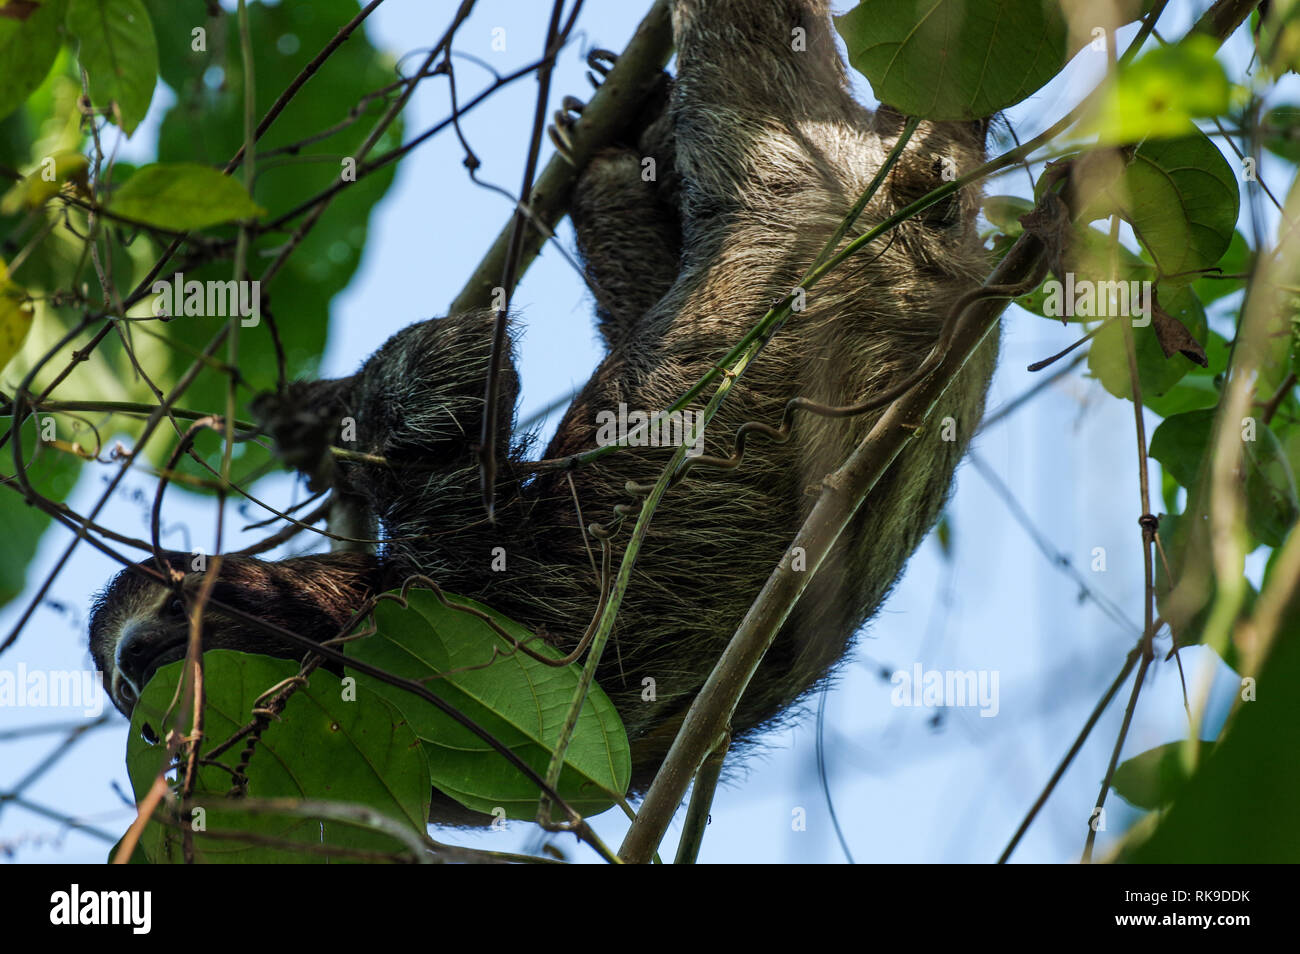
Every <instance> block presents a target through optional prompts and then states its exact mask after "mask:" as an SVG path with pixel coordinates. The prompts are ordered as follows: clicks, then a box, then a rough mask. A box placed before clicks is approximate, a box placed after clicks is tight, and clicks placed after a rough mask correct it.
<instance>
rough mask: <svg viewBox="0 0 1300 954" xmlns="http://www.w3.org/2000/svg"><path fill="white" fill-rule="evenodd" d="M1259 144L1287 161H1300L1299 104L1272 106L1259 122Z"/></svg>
mask: <svg viewBox="0 0 1300 954" xmlns="http://www.w3.org/2000/svg"><path fill="white" fill-rule="evenodd" d="M1259 141H1260V144H1261V145H1262V146H1263V147H1264V148H1265V149H1267V150H1268V151H1269V152H1271V153H1273V154H1274V155H1278V156H1281V157H1282V158H1283V159H1285V160H1286V161H1287V162H1292V163H1300V106H1294V105H1287V106H1274V107H1273V108H1272V109H1270V110H1269V111H1268V112H1267V113H1265V114H1264V118H1263V119H1262V120H1261V121H1260V124H1259Z"/></svg>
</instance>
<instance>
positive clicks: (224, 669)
mask: <svg viewBox="0 0 1300 954" xmlns="http://www.w3.org/2000/svg"><path fill="white" fill-rule="evenodd" d="M183 666H184V663H183V662H176V663H172V664H170V665H167V666H163V667H162V668H161V669H159V670H158V672H157V673H156V674H155V675H154V677H153V678H152V679H150V680H149V684H148V685H147V686H146V687H145V690H144V693H143V694H142V695H141V698H140V702H139V703H137V705H136V707H135V711H134V713H133V714H132V717H131V735H130V737H129V738H128V740H127V772H128V774H129V775H130V777H131V785H132V787H133V788H134V790H135V794H136V800H137V801H139V800H140V799H141V798H143V797H144V795H145V794H146V793H147V792H148V791H149V789H150V787H151V786H152V785H153V782H154V779H155V778H156V777H157V775H158V773H159V772H160V771H162V770H164V769H167V770H168V771H170V772H174V771H175V768H174V767H171V766H167V765H166V764H165V760H166V754H167V746H166V745H165V744H164V743H162V742H158V743H150V742H149V741H148V740H147V738H146V735H147V736H149V737H163V736H165V733H166V732H167V731H168V730H170V729H171V719H170V717H169V716H168V714H167V713H168V709H169V707H170V706H171V702H172V697H173V693H174V692H175V689H176V684H177V682H178V681H179V679H180V675H181V671H182V668H183ZM203 668H204V691H205V693H206V704H205V706H204V710H203V719H204V737H205V740H206V742H207V745H208V746H209V749H210V748H211V747H212V746H215V745H216V744H217V743H220V742H222V741H224V740H226V739H227V738H228V737H230V736H231V735H232V734H233V733H234V732H235V731H236V730H238V729H239V728H240V727H241V726H243V725H245V724H246V723H247V722H248V721H249V720H250V718H251V713H252V708H253V704H254V702H255V701H256V700H257V698H258V697H259V696H260V695H261V694H262V693H264V692H265V691H266V690H267V689H269V688H270V687H272V686H274V685H276V684H278V683H279V682H281V681H282V680H284V679H287V678H289V677H291V676H293V675H295V674H297V672H298V670H299V665H298V663H296V662H293V661H291V660H285V659H273V658H271V657H269V656H257V655H252V654H246V653H237V652H233V651H230V650H212V651H209V652H207V653H205V654H204V656H203ZM146 724H147V725H148V726H149V727H150V731H149V732H148V733H146V732H145V726H146ZM246 745H248V742H246V741H241V742H240V743H238V744H236V745H234V746H231V747H229V748H227V749H226V751H224V752H222V753H220V754H219V755H217V756H216V761H217V762H219V763H220V766H225V769H222V768H221V767H220V766H214V765H210V764H203V765H201V766H200V767H199V770H198V778H197V779H196V780H195V786H194V791H195V793H196V795H197V796H203V797H202V798H201V801H202V802H203V804H204V807H205V811H206V814H207V818H206V827H207V830H208V831H209V832H226V833H229V832H235V833H249V834H250V835H254V836H260V837H262V838H273V839H276V840H278V841H283V842H287V844H285V845H266V844H261V843H258V842H256V841H253V840H240V839H238V838H235V839H233V840H230V839H216V838H213V839H207V838H204V837H203V836H202V834H201V833H196V835H195V840H194V846H195V851H196V855H197V858H198V860H201V861H205V862H210V863H213V862H220V863H230V862H240V863H253V862H268V861H280V862H283V861H295V862H301V861H313V862H320V861H325V860H331V861H335V862H337V861H346V860H348V857H347V856H346V855H336V856H330V855H329V854H328V853H326V854H316V853H310V854H309V853H307V852H306V851H304V850H301V849H298V848H295V845H315V846H321V845H323V846H327V847H333V848H350V849H366V850H370V851H386V852H394V851H398V850H404V849H401V848H400V846H398V845H397V843H396V842H395V840H394V839H393V838H392V837H391V836H389V835H385V834H382V833H380V832H378V831H375V830H371V829H368V828H360V827H357V826H353V825H349V824H345V823H341V822H337V821H330V820H324V819H315V818H304V817H301V816H296V815H275V814H253V813H251V812H247V811H243V810H241V809H240V803H239V800H238V799H237V798H236V799H224V798H221V797H220V796H225V795H226V793H227V792H228V791H229V790H230V789H231V784H232V775H231V772H230V769H233V768H235V767H236V766H238V765H239V764H240V762H241V760H242V758H243V755H242V753H243V751H244V749H245V747H246ZM205 751H207V750H205ZM245 773H246V775H247V778H248V787H247V794H248V795H249V796H250V797H254V798H294V799H303V798H313V799H330V800H332V801H338V802H345V803H351V804H356V805H363V806H366V807H368V808H370V809H372V810H374V811H376V812H378V813H380V814H382V815H384V816H386V817H387V818H389V819H390V820H395V821H397V822H399V823H401V824H403V825H405V826H407V827H409V828H410V829H411V830H412V831H414V832H417V833H423V832H424V830H425V824H426V820H427V818H428V807H429V793H430V785H429V772H428V765H427V763H426V761H425V758H424V754H423V751H422V749H421V747H420V745H419V743H418V741H417V739H416V738H415V735H414V733H412V731H411V729H410V727H409V726H407V724H406V723H405V722H404V721H403V720H402V719H401V717H400V716H399V715H398V714H397V712H396V711H395V710H394V709H393V708H392V706H390V705H388V703H386V702H385V701H384V700H382V699H379V698H377V697H374V696H371V697H370V698H368V699H358V700H357V701H346V699H345V696H344V692H343V684H342V682H341V680H340V679H339V678H338V677H337V676H335V675H333V674H332V673H329V672H326V671H324V670H319V669H318V670H317V671H316V672H314V673H312V675H311V676H310V682H309V684H308V685H307V686H305V687H302V688H300V689H299V690H298V691H296V692H295V693H294V694H293V696H292V697H291V698H290V699H289V702H288V704H287V705H286V706H285V708H284V711H283V712H282V713H281V715H280V718H279V719H277V720H274V721H272V722H271V724H270V725H269V726H268V727H267V728H266V730H265V731H264V732H263V733H262V734H261V737H260V738H259V739H258V740H257V741H256V743H255V748H254V750H253V754H252V755H251V757H250V758H248V760H247V764H246V766H245ZM141 844H142V845H143V847H144V849H145V852H146V854H147V855H148V857H149V859H150V860H151V861H154V862H162V861H181V860H182V859H183V856H182V853H181V850H180V849H181V845H182V843H181V836H180V832H179V830H178V829H177V828H175V827H173V826H170V825H166V824H163V823H162V822H160V821H158V820H156V819H155V820H154V821H151V822H150V824H149V826H148V827H147V828H146V831H145V835H144V837H143V838H142V839H141Z"/></svg>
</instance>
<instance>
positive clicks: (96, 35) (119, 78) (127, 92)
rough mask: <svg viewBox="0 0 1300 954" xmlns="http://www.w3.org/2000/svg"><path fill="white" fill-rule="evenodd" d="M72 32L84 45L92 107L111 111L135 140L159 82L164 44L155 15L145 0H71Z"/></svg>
mask: <svg viewBox="0 0 1300 954" xmlns="http://www.w3.org/2000/svg"><path fill="white" fill-rule="evenodd" d="M68 32H70V33H71V34H72V35H73V36H74V37H76V38H77V41H78V50H77V59H78V62H80V64H81V65H82V67H83V68H84V69H85V70H86V76H87V77H88V78H89V81H90V101H91V103H92V104H94V105H95V106H96V107H98V108H100V109H105V110H107V111H108V115H109V116H110V117H112V118H114V119H115V120H116V121H117V122H118V124H119V125H120V126H121V127H122V131H123V132H124V133H126V134H127V135H128V136H130V135H131V133H133V132H135V129H136V127H137V126H138V125H140V121H141V120H142V119H144V117H145V114H146V113H147V112H149V103H150V101H151V100H152V99H153V90H154V86H155V85H156V84H157V82H158V44H157V42H156V41H155V40H154V35H153V23H152V22H151V21H150V19H149V11H148V10H146V9H145V6H144V4H143V3H141V2H140V0H71V2H70V3H69V4H68ZM114 106H116V110H114V109H113V107H114Z"/></svg>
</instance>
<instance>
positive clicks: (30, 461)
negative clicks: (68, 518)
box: [0, 414, 93, 606]
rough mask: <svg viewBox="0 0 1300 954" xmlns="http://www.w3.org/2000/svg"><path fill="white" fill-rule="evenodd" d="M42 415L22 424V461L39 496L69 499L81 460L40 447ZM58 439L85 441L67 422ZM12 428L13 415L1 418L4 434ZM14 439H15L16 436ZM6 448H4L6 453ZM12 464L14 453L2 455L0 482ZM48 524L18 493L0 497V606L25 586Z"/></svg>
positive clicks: (10, 477) (10, 475) (10, 474)
mask: <svg viewBox="0 0 1300 954" xmlns="http://www.w3.org/2000/svg"><path fill="white" fill-rule="evenodd" d="M45 418H46V415H45V414H41V415H38V416H37V417H29V418H28V419H27V421H26V422H25V423H24V427H23V429H22V430H23V433H22V438H21V440H22V443H23V463H24V466H25V469H26V473H27V479H28V480H29V481H31V483H32V486H33V487H34V488H35V489H36V491H37V493H40V494H43V495H44V496H46V497H48V498H49V499H50V500H67V499H68V498H69V497H70V496H71V494H72V490H73V488H74V487H76V485H77V475H78V474H79V473H80V472H81V463H82V461H81V458H80V457H77V456H76V455H75V454H70V453H66V452H64V451H61V450H57V449H55V448H53V447H49V446H45V445H42V444H40V443H39V442H38V441H37V439H36V437H37V434H38V433H39V427H40V425H41V424H42V423H43V421H44V420H45ZM60 424H61V425H64V427H63V429H62V433H61V434H59V435H58V436H59V437H62V438H65V439H68V440H70V441H71V440H76V439H78V437H80V438H82V439H85V440H86V442H87V443H88V444H91V446H93V443H92V442H91V441H90V440H89V439H86V437H85V435H84V434H82V435H76V434H72V433H70V432H69V431H68V430H67V429H66V424H67V422H66V421H61V422H60ZM12 426H13V418H12V417H0V429H2V430H3V431H4V432H5V433H8V432H9V429H10V428H11V427H12ZM15 439H17V438H16V437H15ZM8 450H9V448H6V451H8ZM13 473H14V462H13V455H12V453H5V454H4V455H0V479H4V480H6V481H11V480H13ZM49 525H50V518H49V516H47V515H46V513H45V512H44V511H43V510H40V509H38V508H36V507H33V506H31V505H29V504H28V503H27V501H26V500H24V499H23V496H22V494H16V493H12V492H10V493H5V494H0V527H4V543H5V545H4V546H3V547H0V606H3V605H4V604H5V603H7V602H9V601H10V600H12V599H14V598H15V597H17V596H18V595H19V594H20V593H22V591H23V588H24V586H25V584H26V580H27V574H28V569H29V567H30V566H31V563H32V560H33V559H34V558H35V556H36V548H37V546H38V544H39V543H40V540H41V534H43V533H44V532H45V529H46V528H47V527H48V526H49Z"/></svg>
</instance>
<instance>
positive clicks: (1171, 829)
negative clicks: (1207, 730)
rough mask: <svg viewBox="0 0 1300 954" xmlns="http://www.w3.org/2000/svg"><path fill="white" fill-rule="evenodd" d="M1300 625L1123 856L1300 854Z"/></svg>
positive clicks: (1289, 859)
mask: <svg viewBox="0 0 1300 954" xmlns="http://www.w3.org/2000/svg"><path fill="white" fill-rule="evenodd" d="M1297 685H1300V626H1298V625H1297V620H1296V618H1295V616H1294V614H1292V615H1291V616H1289V617H1288V618H1287V619H1286V620H1285V621H1284V623H1283V629H1282V631H1281V632H1279V633H1278V635H1277V637H1276V639H1275V641H1274V643H1273V650H1272V653H1271V655H1270V656H1269V658H1268V660H1267V661H1266V662H1265V664H1264V667H1263V669H1262V670H1261V672H1260V674H1259V680H1258V683H1257V684H1256V685H1255V686H1254V687H1252V692H1251V694H1250V695H1251V697H1252V701H1243V702H1241V703H1240V704H1239V706H1238V709H1237V711H1236V712H1235V713H1234V715H1233V717H1232V719H1231V720H1230V721H1229V723H1228V725H1227V727H1226V728H1225V730H1224V732H1223V734H1222V738H1221V741H1220V742H1219V743H1218V744H1217V745H1216V746H1215V748H1214V751H1213V752H1211V753H1210V754H1209V755H1208V756H1207V757H1206V758H1205V759H1204V760H1203V761H1202V762H1201V763H1200V765H1199V766H1198V768H1197V770H1196V772H1195V773H1194V774H1193V776H1192V778H1191V779H1189V780H1188V781H1187V782H1186V783H1185V784H1184V785H1183V786H1182V787H1181V788H1180V789H1179V791H1178V794H1177V797H1176V798H1175V799H1174V802H1173V805H1172V806H1171V807H1170V808H1169V809H1168V810H1167V811H1165V812H1164V813H1163V814H1162V816H1161V817H1160V819H1159V820H1158V822H1157V823H1156V824H1154V825H1153V826H1152V827H1151V828H1150V830H1149V831H1148V832H1143V833H1142V834H1141V835H1135V836H1134V837H1133V838H1132V839H1131V840H1130V841H1129V842H1128V843H1126V844H1125V845H1123V846H1122V847H1121V849H1120V851H1119V853H1118V856H1117V859H1116V860H1118V861H1124V862H1133V863H1139V864H1150V863H1182V864H1187V863H1196V864H1222V863H1226V862H1250V863H1255V864H1258V863H1270V862H1274V863H1289V864H1294V863H1296V862H1297V861H1300V812H1297V811H1296V792H1300V758H1296V753H1297V752H1300V693H1297V692H1296V691H1295V687H1296V686H1297Z"/></svg>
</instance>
